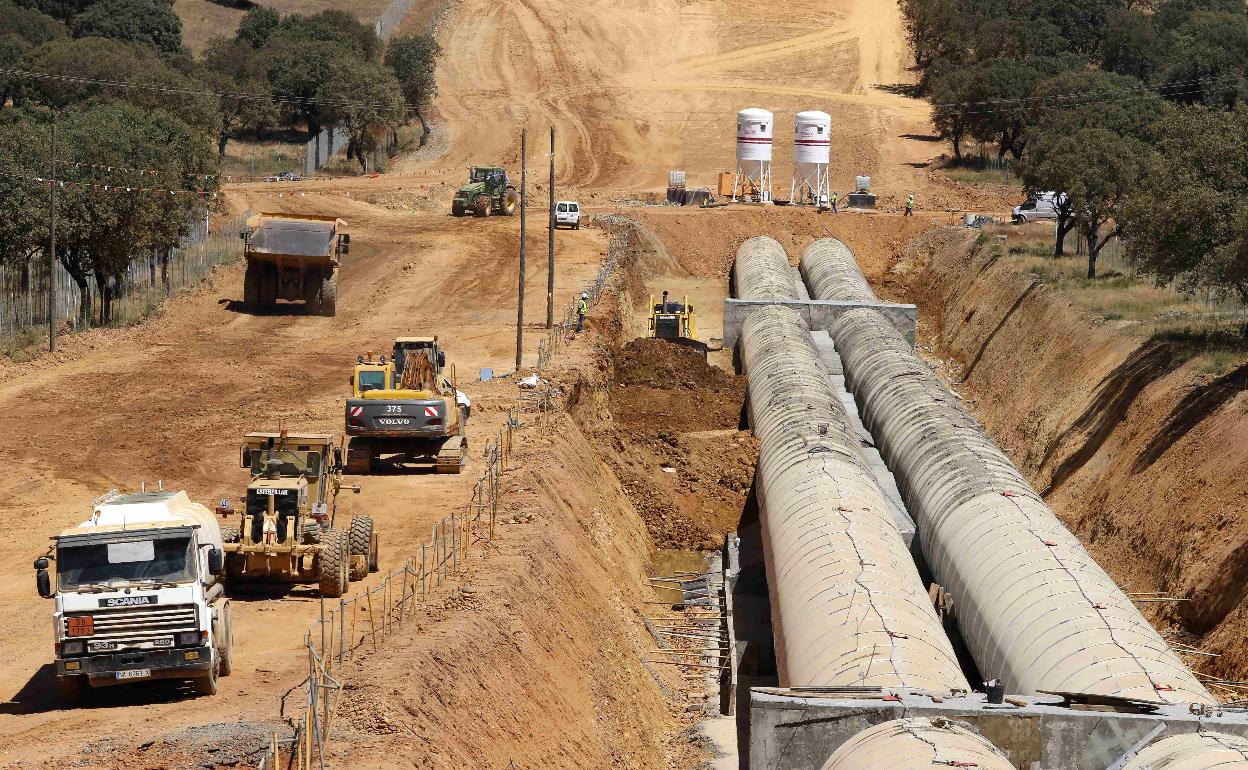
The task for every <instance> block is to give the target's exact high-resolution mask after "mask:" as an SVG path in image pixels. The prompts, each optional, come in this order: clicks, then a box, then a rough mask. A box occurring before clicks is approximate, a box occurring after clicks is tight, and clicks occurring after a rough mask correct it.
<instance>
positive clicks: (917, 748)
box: [823, 718, 1014, 770]
mask: <svg viewBox="0 0 1248 770" xmlns="http://www.w3.org/2000/svg"><path fill="white" fill-rule="evenodd" d="M883 767H887V768H889V770H927V768H932V770H935V768H947V767H976V768H979V770H1014V765H1012V764H1010V762H1009V760H1007V759H1006V758H1005V757H1004V756H1002V754H1001V752H999V751H997V749H996V747H994V746H993V745H992V744H991V743H989V742H988V741H987V740H985V739H984V738H983V737H981V736H979V735H976V734H975V733H973V732H971V731H970V730H967V729H966V728H963V727H958V726H957V725H955V724H953V723H951V722H947V721H945V720H943V719H922V718H915V719H896V720H893V721H892V722H884V723H882V724H878V725H876V726H875V727H870V728H867V729H866V730H863V731H862V732H860V733H858V734H856V735H854V736H853V737H852V738H850V739H849V740H847V741H845V743H843V744H841V747H840V748H839V749H837V750H836V751H835V752H834V753H833V754H832V756H830V757H828V761H827V762H824V763H823V770H879V768H883Z"/></svg>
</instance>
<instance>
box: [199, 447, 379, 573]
mask: <svg viewBox="0 0 1248 770" xmlns="http://www.w3.org/2000/svg"><path fill="white" fill-rule="evenodd" d="M240 465H242V467H244V468H246V469H248V471H250V473H251V481H250V483H249V484H248V485H247V493H246V497H245V499H244V501H243V504H242V505H241V506H240V507H239V508H234V507H233V506H231V505H230V501H229V500H222V501H221V506H220V507H219V508H218V509H217V513H218V514H220V515H221V516H224V517H226V518H227V520H230V524H229V526H225V527H222V537H223V539H224V541H225V568H226V574H227V575H229V578H230V580H231V581H259V582H272V583H316V584H317V586H318V588H319V589H320V592H321V595H323V596H329V597H338V596H342V595H343V593H345V592H346V590H347V585H348V584H349V582H350V581H351V580H362V579H363V578H364V577H365V576H366V575H367V574H368V572H369V571H376V569H377V561H378V554H377V533H376V532H375V531H374V529H373V520H372V517H370V516H353V517H351V521H350V523H349V524H348V526H347V527H345V528H338V527H336V526H335V519H336V512H337V497H338V491H339V490H340V489H341V487H342V449H341V448H340V447H338V446H336V445H335V442H334V437H333V436H331V435H329V434H324V433H290V432H287V431H281V432H278V433H263V432H256V433H248V434H247V435H246V436H244V437H243V446H242V452H241V462H240ZM356 491H359V490H358V489H357V490H356Z"/></svg>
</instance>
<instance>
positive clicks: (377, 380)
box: [356, 370, 386, 393]
mask: <svg viewBox="0 0 1248 770" xmlns="http://www.w3.org/2000/svg"><path fill="white" fill-rule="evenodd" d="M356 379H357V380H358V382H359V385H360V392H361V393H363V392H364V391H366V390H385V389H386V373H385V372H380V371H376V370H372V371H366V372H360V373H359V375H358V376H357V378H356Z"/></svg>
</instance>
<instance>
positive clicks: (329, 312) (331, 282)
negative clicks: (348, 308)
mask: <svg viewBox="0 0 1248 770" xmlns="http://www.w3.org/2000/svg"><path fill="white" fill-rule="evenodd" d="M320 305H321V315H323V316H329V317H331V318H332V317H333V316H334V315H336V314H337V313H338V273H337V271H334V272H332V273H330V274H329V275H327V276H325V277H324V278H322V279H321V291H320Z"/></svg>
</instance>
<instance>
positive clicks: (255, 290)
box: [243, 262, 263, 313]
mask: <svg viewBox="0 0 1248 770" xmlns="http://www.w3.org/2000/svg"><path fill="white" fill-rule="evenodd" d="M262 280H263V272H262V270H261V265H260V263H259V262H248V263H247V272H246V274H245V275H243V310H246V311H247V312H248V313H255V312H257V311H259V310H260V281H262Z"/></svg>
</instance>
